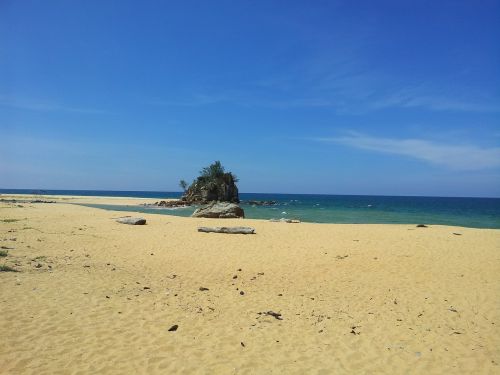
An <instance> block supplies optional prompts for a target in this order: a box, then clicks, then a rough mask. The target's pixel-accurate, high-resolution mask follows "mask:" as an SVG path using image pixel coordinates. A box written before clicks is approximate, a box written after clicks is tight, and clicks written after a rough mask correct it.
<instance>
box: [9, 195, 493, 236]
mask: <svg viewBox="0 0 500 375" xmlns="http://www.w3.org/2000/svg"><path fill="white" fill-rule="evenodd" d="M9 193H10V194H14V193H17V194H23V193H24V194H31V193H36V194H43V195H51V194H52V195H86V196H121V197H142V198H152V199H153V200H160V199H163V198H178V197H179V196H180V193H178V192H151V191H89V190H36V191H34V190H31V189H22V190H20V189H16V190H13V189H9V190H7V189H0V194H9ZM0 198H1V196H0ZM240 199H241V200H242V201H246V200H275V201H277V202H278V204H277V205H275V206H252V205H248V204H243V205H242V207H243V208H244V210H245V216H246V217H247V218H251V219H280V218H294V219H295V218H296V219H300V220H301V221H305V222H315V223H366V224H374V223H387V224H418V223H422V224H442V225H457V226H464V227H472V228H497V229H500V198H443V197H401V196H367V195H312V194H258V193H241V194H240ZM89 206H92V207H97V208H102V209H112V210H119V211H135V212H145V213H155V214H162V215H178V216H189V215H191V214H192V212H193V211H194V208H193V207H190V208H179V209H165V208H146V207H142V206H114V205H113V206H107V205H89Z"/></svg>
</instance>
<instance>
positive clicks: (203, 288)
mask: <svg viewBox="0 0 500 375" xmlns="http://www.w3.org/2000/svg"><path fill="white" fill-rule="evenodd" d="M199 290H200V292H206V291H207V290H210V289H208V288H205V287H203V286H200V289H199Z"/></svg>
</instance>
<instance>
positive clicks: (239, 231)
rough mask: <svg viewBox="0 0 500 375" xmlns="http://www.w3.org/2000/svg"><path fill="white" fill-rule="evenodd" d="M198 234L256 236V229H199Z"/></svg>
mask: <svg viewBox="0 0 500 375" xmlns="http://www.w3.org/2000/svg"><path fill="white" fill-rule="evenodd" d="M198 232H204V233H226V234H254V233H255V229H254V228H250V227H198Z"/></svg>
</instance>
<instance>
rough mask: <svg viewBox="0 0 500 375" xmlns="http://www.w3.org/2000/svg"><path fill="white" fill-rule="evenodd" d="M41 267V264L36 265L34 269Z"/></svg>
mask: <svg viewBox="0 0 500 375" xmlns="http://www.w3.org/2000/svg"><path fill="white" fill-rule="evenodd" d="M42 267H43V266H42V264H41V263H38V264H37V265H36V266H35V268H42Z"/></svg>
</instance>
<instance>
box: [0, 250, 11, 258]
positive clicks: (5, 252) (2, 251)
mask: <svg viewBox="0 0 500 375" xmlns="http://www.w3.org/2000/svg"><path fill="white" fill-rule="evenodd" d="M7 255H9V252H8V251H7V250H0V257H6V256H7Z"/></svg>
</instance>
